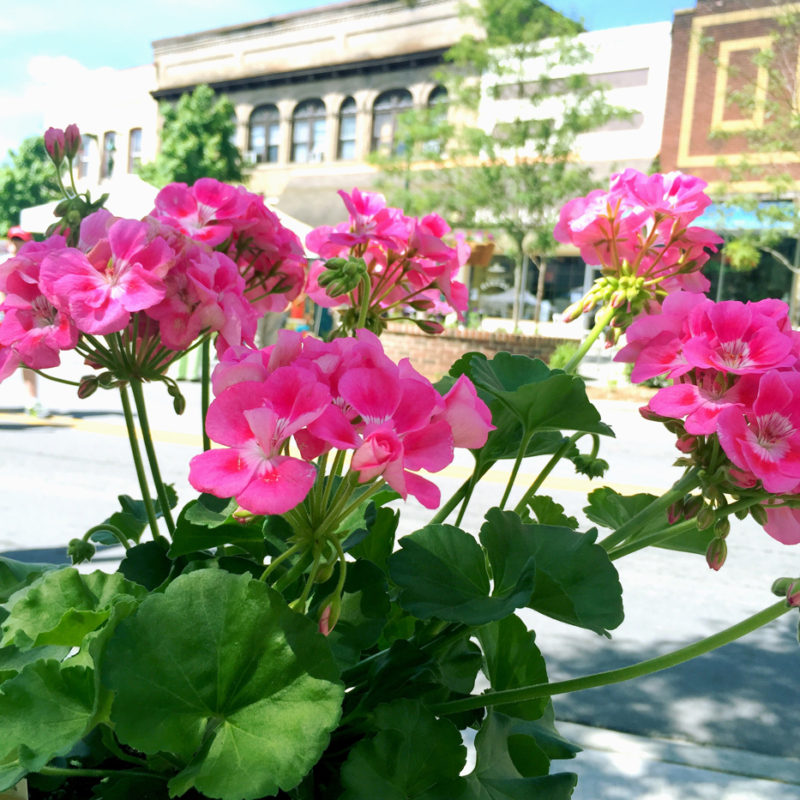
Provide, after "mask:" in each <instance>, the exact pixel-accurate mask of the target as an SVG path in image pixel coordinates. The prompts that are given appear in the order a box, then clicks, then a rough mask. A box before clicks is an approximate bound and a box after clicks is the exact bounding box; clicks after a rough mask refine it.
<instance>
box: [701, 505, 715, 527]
mask: <svg viewBox="0 0 800 800" xmlns="http://www.w3.org/2000/svg"><path fill="white" fill-rule="evenodd" d="M715 520H716V514H714V509H713V508H711V506H706V505H704V506H703V507H702V508H701V509H700V510H699V511H698V512H697V527H698V528H699V529H700V530H701V531H704V530H706V528H710V527H711V526H712V525H713V524H714V522H715Z"/></svg>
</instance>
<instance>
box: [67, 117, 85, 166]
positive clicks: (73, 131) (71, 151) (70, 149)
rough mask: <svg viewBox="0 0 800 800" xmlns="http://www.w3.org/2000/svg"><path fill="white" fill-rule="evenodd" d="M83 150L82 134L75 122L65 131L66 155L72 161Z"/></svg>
mask: <svg viewBox="0 0 800 800" xmlns="http://www.w3.org/2000/svg"><path fill="white" fill-rule="evenodd" d="M80 149H81V132H80V130H78V126H77V125H76V124H75V123H74V122H73V123H72V124H71V125H67V127H66V129H65V130H64V155H65V156H66V157H67V159H69V160H72V159H73V158H75V156H76V155H77V154H78V151H79V150H80Z"/></svg>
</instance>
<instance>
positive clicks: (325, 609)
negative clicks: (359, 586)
mask: <svg viewBox="0 0 800 800" xmlns="http://www.w3.org/2000/svg"><path fill="white" fill-rule="evenodd" d="M341 613H342V598H341V597H339V595H331V596H330V597H329V598H327V600H324V601H323V603H322V613H321V614H320V615H319V623H318V628H319V632H320V633H321V634H322V635H323V636H328V635H330V632H331V631H332V630H333V629H334V628H335V627H336V623H337V622H338V621H339V616H340V615H341Z"/></svg>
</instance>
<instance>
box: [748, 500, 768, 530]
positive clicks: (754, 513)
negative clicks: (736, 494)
mask: <svg viewBox="0 0 800 800" xmlns="http://www.w3.org/2000/svg"><path fill="white" fill-rule="evenodd" d="M750 516H751V517H752V518H753V519H754V520H755V521H756V522H757V523H758V524H759V525H761V527H762V528H763V527H764V525H766V524H767V521H768V520H767V509H766V508H764V506H762V505H761V504H760V503H758V504H756V505H754V506H750Z"/></svg>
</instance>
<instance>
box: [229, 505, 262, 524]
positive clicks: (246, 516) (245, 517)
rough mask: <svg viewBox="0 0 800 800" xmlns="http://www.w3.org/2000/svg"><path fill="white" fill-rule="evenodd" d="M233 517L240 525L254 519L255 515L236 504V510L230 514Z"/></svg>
mask: <svg viewBox="0 0 800 800" xmlns="http://www.w3.org/2000/svg"><path fill="white" fill-rule="evenodd" d="M231 516H232V517H233V519H234V520H235V521H236V522H238V523H240V524H241V525H246V524H247V523H248V522H250V520H252V519H255V518H256V515H255V514H253V513H252V512H251V511H248V510H247V509H246V508H242V507H241V506H237V507H236V510H235V511H234V512H233V514H231Z"/></svg>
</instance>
